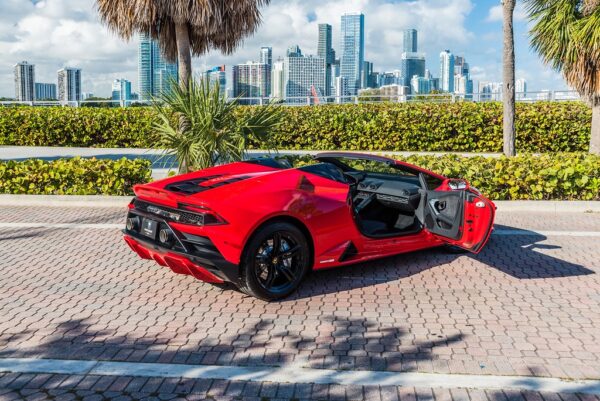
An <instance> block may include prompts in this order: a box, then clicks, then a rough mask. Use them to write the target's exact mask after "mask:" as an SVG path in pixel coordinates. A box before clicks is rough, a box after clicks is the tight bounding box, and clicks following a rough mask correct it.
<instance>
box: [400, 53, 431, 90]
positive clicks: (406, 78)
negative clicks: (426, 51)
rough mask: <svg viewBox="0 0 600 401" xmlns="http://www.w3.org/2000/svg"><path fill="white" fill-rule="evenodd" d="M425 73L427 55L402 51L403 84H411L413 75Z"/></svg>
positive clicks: (401, 70) (421, 75) (401, 69)
mask: <svg viewBox="0 0 600 401" xmlns="http://www.w3.org/2000/svg"><path fill="white" fill-rule="evenodd" d="M415 75H416V76H418V77H423V76H424V75H425V55H423V54H421V53H406V52H404V53H402V55H401V56H400V82H399V84H400V85H402V86H410V85H411V83H410V81H411V80H412V77H413V76H415Z"/></svg>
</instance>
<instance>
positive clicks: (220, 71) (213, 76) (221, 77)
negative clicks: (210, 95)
mask: <svg viewBox="0 0 600 401" xmlns="http://www.w3.org/2000/svg"><path fill="white" fill-rule="evenodd" d="M204 79H207V80H208V82H210V86H211V87H212V86H214V85H215V84H217V83H218V84H219V92H221V94H223V93H225V90H226V88H227V76H226V73H225V66H224V65H218V66H216V67H213V68H211V69H210V70H206V71H204Z"/></svg>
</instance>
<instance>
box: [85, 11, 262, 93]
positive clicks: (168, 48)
mask: <svg viewBox="0 0 600 401" xmlns="http://www.w3.org/2000/svg"><path fill="white" fill-rule="evenodd" d="M269 1H270V0H235V1H228V0H195V1H189V0H144V1H140V0H96V5H97V8H98V12H99V14H100V17H101V19H102V21H103V22H104V23H105V24H106V25H108V27H109V28H110V29H111V30H113V31H114V32H116V33H117V34H118V35H120V36H121V37H123V38H125V39H130V38H131V37H132V36H133V35H134V34H135V33H146V34H149V35H150V36H151V37H152V38H153V39H157V40H158V42H159V45H160V47H161V50H162V52H163V55H164V57H165V58H166V59H167V60H168V61H170V62H174V61H175V60H177V61H178V62H179V79H180V85H181V87H182V88H187V84H188V81H189V80H190V78H191V76H192V58H191V57H192V55H194V56H199V55H202V54H204V53H206V52H207V51H208V50H210V49H216V50H220V51H222V52H223V53H225V54H230V53H232V52H233V51H234V50H235V49H236V48H237V46H238V45H239V44H240V43H241V41H242V39H243V38H244V37H246V36H247V35H249V34H251V33H253V32H254V31H255V30H256V28H257V27H258V25H259V24H260V19H261V17H260V10H259V9H260V7H261V6H263V5H267V4H268V3H269Z"/></svg>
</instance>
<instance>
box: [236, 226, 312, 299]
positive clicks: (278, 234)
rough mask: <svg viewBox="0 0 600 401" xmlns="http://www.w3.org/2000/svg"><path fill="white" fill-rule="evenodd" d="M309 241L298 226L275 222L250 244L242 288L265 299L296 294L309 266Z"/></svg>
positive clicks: (245, 261) (266, 227) (263, 229)
mask: <svg viewBox="0 0 600 401" xmlns="http://www.w3.org/2000/svg"><path fill="white" fill-rule="evenodd" d="M309 260H310V257H309V247H308V243H307V240H306V238H305V236H304V234H303V233H302V231H300V230H299V229H298V228H297V227H296V226H294V225H292V224H288V223H272V224H269V225H267V226H265V227H262V228H261V229H260V230H259V231H257V233H256V234H255V235H254V236H253V238H252V239H251V240H250V242H249V243H248V246H247V248H246V252H245V257H244V263H243V266H242V269H241V273H242V277H241V283H242V285H241V287H242V288H241V289H242V290H243V291H245V292H246V293H248V294H250V295H252V296H255V297H257V298H260V299H264V300H275V299H279V298H283V297H285V296H287V295H289V294H290V293H292V292H293V291H294V290H295V289H296V288H297V287H298V285H299V284H300V282H301V281H302V278H304V276H305V275H306V272H307V271H308V269H309Z"/></svg>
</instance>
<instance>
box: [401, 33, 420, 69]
mask: <svg viewBox="0 0 600 401" xmlns="http://www.w3.org/2000/svg"><path fill="white" fill-rule="evenodd" d="M403 36H404V38H403V39H404V40H403V43H404V47H403V50H402V51H403V52H407V53H416V52H417V30H416V29H405V30H404V31H403ZM411 78H412V77H411Z"/></svg>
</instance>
